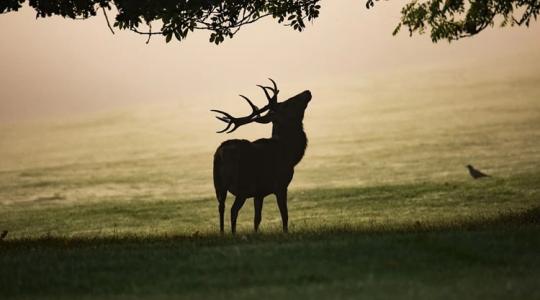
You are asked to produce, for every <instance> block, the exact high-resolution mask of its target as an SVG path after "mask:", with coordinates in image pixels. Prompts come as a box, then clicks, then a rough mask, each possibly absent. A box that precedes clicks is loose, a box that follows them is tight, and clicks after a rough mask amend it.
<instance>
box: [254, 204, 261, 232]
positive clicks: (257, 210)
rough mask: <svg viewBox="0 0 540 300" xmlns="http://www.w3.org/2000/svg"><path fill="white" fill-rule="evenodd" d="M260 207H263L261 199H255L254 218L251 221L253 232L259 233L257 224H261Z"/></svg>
mask: <svg viewBox="0 0 540 300" xmlns="http://www.w3.org/2000/svg"><path fill="white" fill-rule="evenodd" d="M262 207H263V197H255V218H254V219H253V225H254V226H255V232H257V231H259V224H261V220H262Z"/></svg>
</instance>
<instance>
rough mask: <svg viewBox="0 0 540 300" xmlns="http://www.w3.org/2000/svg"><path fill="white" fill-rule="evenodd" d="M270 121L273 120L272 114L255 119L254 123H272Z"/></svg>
mask: <svg viewBox="0 0 540 300" xmlns="http://www.w3.org/2000/svg"><path fill="white" fill-rule="evenodd" d="M272 119H273V114H272V113H267V114H266V115H264V116H262V117H260V118H256V119H255V122H257V123H262V124H267V123H270V122H272Z"/></svg>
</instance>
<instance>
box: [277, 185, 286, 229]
mask: <svg viewBox="0 0 540 300" xmlns="http://www.w3.org/2000/svg"><path fill="white" fill-rule="evenodd" d="M276 198H277V204H278V207H279V213H280V214H281V222H282V223H283V232H287V231H288V230H289V228H288V224H289V211H288V210H287V190H284V191H281V192H279V193H277V194H276Z"/></svg>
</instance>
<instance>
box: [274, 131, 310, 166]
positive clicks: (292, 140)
mask: <svg viewBox="0 0 540 300" xmlns="http://www.w3.org/2000/svg"><path fill="white" fill-rule="evenodd" d="M272 139H275V140H277V141H278V142H279V143H280V145H281V147H282V149H283V154H284V156H285V158H286V159H287V161H288V162H289V163H291V164H292V166H295V165H296V164H298V163H299V162H300V160H302V157H304V153H305V152H306V148H307V136H306V133H305V132H304V127H303V125H302V124H301V123H300V124H299V125H298V126H293V127H289V126H288V127H286V128H280V127H279V126H276V125H274V126H273V128H272Z"/></svg>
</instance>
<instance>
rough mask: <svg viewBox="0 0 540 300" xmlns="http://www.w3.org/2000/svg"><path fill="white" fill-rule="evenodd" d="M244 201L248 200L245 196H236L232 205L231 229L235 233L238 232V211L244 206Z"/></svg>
mask: <svg viewBox="0 0 540 300" xmlns="http://www.w3.org/2000/svg"><path fill="white" fill-rule="evenodd" d="M244 202H246V198H245V197H236V199H234V204H233V206H232V207H231V231H232V233H233V234H235V233H236V219H237V218H238V211H240V208H242V206H243V205H244Z"/></svg>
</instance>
